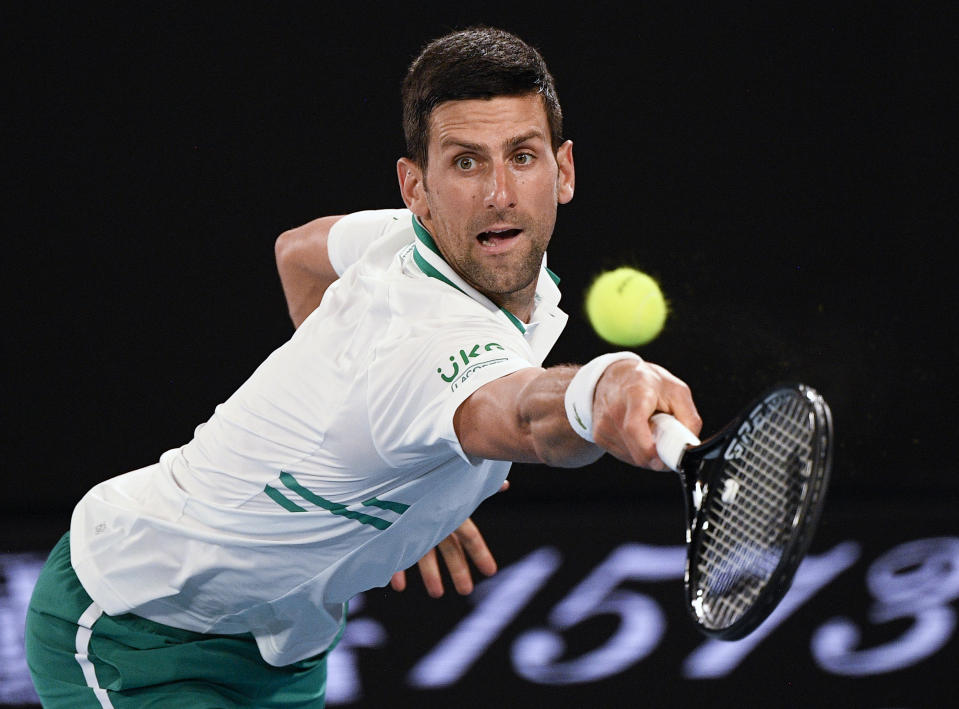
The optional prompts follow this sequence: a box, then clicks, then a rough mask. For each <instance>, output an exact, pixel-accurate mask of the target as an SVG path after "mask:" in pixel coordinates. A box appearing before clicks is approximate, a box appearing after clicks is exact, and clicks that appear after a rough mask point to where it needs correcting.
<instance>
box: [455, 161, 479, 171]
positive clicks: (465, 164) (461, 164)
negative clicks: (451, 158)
mask: <svg viewBox="0 0 959 709" xmlns="http://www.w3.org/2000/svg"><path fill="white" fill-rule="evenodd" d="M475 164H476V163H475V162H474V161H473V158H457V160H456V167H458V168H459V169H460V170H472V169H473V165H475Z"/></svg>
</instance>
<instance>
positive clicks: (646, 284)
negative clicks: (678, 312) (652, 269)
mask: <svg viewBox="0 0 959 709" xmlns="http://www.w3.org/2000/svg"><path fill="white" fill-rule="evenodd" d="M667 310H668V308H667V305H666V299H665V298H663V293H662V291H661V290H660V289H659V284H658V283H656V281H655V280H653V279H652V278H651V277H650V276H648V275H647V274H645V273H643V272H642V271H637V270H636V269H635V268H630V267H629V266H623V267H621V268H617V269H615V270H612V271H606V272H605V273H602V274H600V275H599V277H597V278H596V280H594V281H593V283H592V285H590V287H589V290H588V291H587V293H586V316H587V317H588V318H589V322H590V323H591V324H592V326H593V329H594V330H596V334H597V335H599V336H600V337H602V338H603V339H604V340H606V341H607V342H609V343H611V344H614V345H620V346H624V347H635V346H637V345H645V344H646V343H648V342H651V341H652V340H653V339H655V338H656V336H657V335H659V333H660V332H661V331H662V329H663V325H664V324H665V323H666V313H667Z"/></svg>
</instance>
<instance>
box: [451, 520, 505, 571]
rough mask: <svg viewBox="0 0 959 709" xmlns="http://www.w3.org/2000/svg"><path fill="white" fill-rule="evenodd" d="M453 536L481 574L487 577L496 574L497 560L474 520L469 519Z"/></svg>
mask: <svg viewBox="0 0 959 709" xmlns="http://www.w3.org/2000/svg"><path fill="white" fill-rule="evenodd" d="M453 534H454V535H455V536H456V538H457V539H458V540H459V542H460V544H461V545H462V546H463V549H465V550H466V553H467V555H468V556H469V558H470V560H471V561H472V562H473V565H474V566H476V568H477V569H479V571H480V573H482V574H483V575H485V576H492V575H493V574H495V573H496V559H494V558H493V554H492V552H491V551H490V550H489V547H488V546H487V545H486V540H485V539H483V535H482V534H481V533H480V531H479V528H478V527H477V526H476V524H474V522H473V520H472V519H467V520H466V521H465V522H464V523H463V524H461V525H460V526H459V529H457V530H456V531H455V532H454V533H453Z"/></svg>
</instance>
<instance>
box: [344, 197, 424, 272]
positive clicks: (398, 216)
mask: <svg viewBox="0 0 959 709" xmlns="http://www.w3.org/2000/svg"><path fill="white" fill-rule="evenodd" d="M410 218H411V217H410V212H409V211H408V210H406V209H368V210H365V211H362V212H354V213H352V214H348V215H346V216H345V217H343V218H342V219H340V220H339V221H337V222H336V224H334V225H333V226H332V227H331V228H330V233H329V237H328V238H327V242H326V250H327V253H328V254H329V257H330V263H331V264H332V266H333V270H335V271H336V275H338V276H342V275H343V272H344V271H346V269H347V268H349V267H350V266H352V265H353V264H354V263H356V262H357V261H359V260H360V257H361V256H362V255H363V252H365V251H366V249H367V248H368V247H369V246H370V244H372V243H373V242H374V241H376V240H377V239H379V238H380V237H381V236H383V235H384V234H385V233H386V232H387V230H389V229H390V228H391V227H393V226H396V225H406V223H407V221H408V220H409V219H410Z"/></svg>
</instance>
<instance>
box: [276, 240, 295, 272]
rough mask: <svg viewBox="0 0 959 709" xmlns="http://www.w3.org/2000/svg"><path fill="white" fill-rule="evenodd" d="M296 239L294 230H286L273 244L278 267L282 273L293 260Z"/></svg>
mask: <svg viewBox="0 0 959 709" xmlns="http://www.w3.org/2000/svg"><path fill="white" fill-rule="evenodd" d="M294 240H295V235H294V233H293V232H292V231H284V232H283V233H282V234H280V235H279V236H278V237H276V241H275V242H274V244H273V256H274V258H275V259H276V267H277V269H278V270H279V271H280V273H282V272H283V270H284V269H285V267H286V265H287V264H288V263H289V262H290V260H291V253H292V251H293V246H294Z"/></svg>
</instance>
